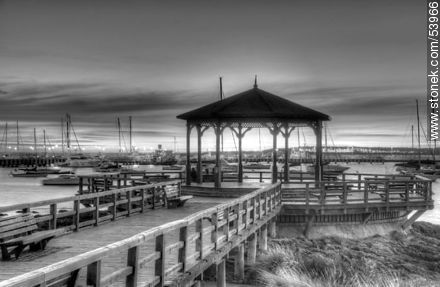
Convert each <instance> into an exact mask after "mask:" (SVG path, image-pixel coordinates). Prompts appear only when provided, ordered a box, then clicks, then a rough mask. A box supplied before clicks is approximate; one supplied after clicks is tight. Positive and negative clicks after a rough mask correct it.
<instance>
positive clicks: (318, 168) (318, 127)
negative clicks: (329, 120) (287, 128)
mask: <svg viewBox="0 0 440 287" xmlns="http://www.w3.org/2000/svg"><path fill="white" fill-rule="evenodd" d="M314 131H315V135H316V163H315V181H322V179H323V167H322V122H321V121H317V122H316V124H315V127H314Z"/></svg>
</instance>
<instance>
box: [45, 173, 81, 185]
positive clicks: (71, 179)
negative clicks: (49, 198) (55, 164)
mask: <svg viewBox="0 0 440 287" xmlns="http://www.w3.org/2000/svg"><path fill="white" fill-rule="evenodd" d="M42 183H43V185H79V177H78V176H76V175H73V174H62V175H60V176H58V177H55V178H46V179H43V180H42Z"/></svg>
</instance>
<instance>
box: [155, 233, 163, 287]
mask: <svg viewBox="0 0 440 287" xmlns="http://www.w3.org/2000/svg"><path fill="white" fill-rule="evenodd" d="M155 250H156V252H159V253H160V257H159V258H158V259H156V262H155V264H154V275H155V276H156V277H159V278H160V282H159V283H158V284H157V285H156V286H161V287H163V286H165V237H164V235H163V234H161V235H158V236H157V237H156V248H155Z"/></svg>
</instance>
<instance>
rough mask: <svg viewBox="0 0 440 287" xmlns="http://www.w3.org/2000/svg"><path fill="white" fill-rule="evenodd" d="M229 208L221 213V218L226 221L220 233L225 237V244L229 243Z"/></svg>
mask: <svg viewBox="0 0 440 287" xmlns="http://www.w3.org/2000/svg"><path fill="white" fill-rule="evenodd" d="M230 210H231V207H230V206H228V207H226V209H225V210H224V212H223V216H224V218H225V219H226V224H225V225H223V226H222V231H223V232H222V233H223V235H226V242H229V214H230Z"/></svg>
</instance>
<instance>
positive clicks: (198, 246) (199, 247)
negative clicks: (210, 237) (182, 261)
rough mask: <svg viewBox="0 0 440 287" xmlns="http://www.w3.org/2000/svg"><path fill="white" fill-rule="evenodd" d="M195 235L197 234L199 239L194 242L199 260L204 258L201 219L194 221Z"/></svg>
mask: <svg viewBox="0 0 440 287" xmlns="http://www.w3.org/2000/svg"><path fill="white" fill-rule="evenodd" d="M196 233H198V234H199V238H198V239H197V240H196V243H195V244H196V248H195V249H196V252H199V253H200V260H202V259H203V258H204V254H203V237H204V236H203V218H200V219H198V220H197V221H196Z"/></svg>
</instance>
